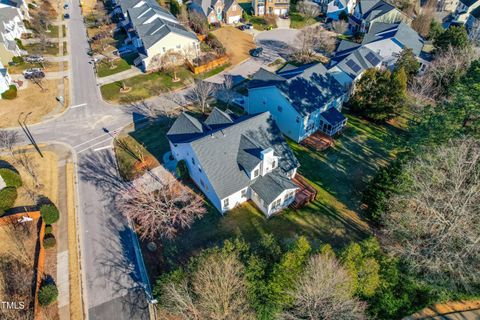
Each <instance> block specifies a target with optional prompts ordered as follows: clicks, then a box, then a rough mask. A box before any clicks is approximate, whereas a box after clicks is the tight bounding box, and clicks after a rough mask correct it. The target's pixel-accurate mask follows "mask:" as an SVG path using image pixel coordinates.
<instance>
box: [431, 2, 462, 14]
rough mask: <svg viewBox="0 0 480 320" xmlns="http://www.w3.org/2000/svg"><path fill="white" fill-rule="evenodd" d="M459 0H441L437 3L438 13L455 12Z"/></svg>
mask: <svg viewBox="0 0 480 320" xmlns="http://www.w3.org/2000/svg"><path fill="white" fill-rule="evenodd" d="M459 2H460V1H459V0H439V1H438V2H437V11H438V12H442V11H447V12H454V11H455V10H456V9H457V6H458V3H459Z"/></svg>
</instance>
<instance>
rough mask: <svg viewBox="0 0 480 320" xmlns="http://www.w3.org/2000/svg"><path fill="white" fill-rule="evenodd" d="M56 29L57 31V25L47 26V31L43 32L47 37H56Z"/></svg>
mask: <svg viewBox="0 0 480 320" xmlns="http://www.w3.org/2000/svg"><path fill="white" fill-rule="evenodd" d="M58 31H59V27H58V26H49V27H48V32H45V35H46V36H47V37H48V38H58Z"/></svg>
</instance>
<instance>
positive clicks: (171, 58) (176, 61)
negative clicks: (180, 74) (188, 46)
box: [149, 49, 185, 82]
mask: <svg viewBox="0 0 480 320" xmlns="http://www.w3.org/2000/svg"><path fill="white" fill-rule="evenodd" d="M184 63H185V57H184V55H183V54H182V53H181V52H179V51H176V50H173V49H170V50H168V51H167V52H165V53H160V54H157V55H155V56H154V57H153V58H152V60H151V61H150V64H149V69H161V70H163V71H167V72H172V73H173V79H172V81H173V82H178V81H180V79H179V78H177V70H178V67H179V66H180V65H182V64H184Z"/></svg>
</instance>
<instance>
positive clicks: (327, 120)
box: [318, 108, 347, 137]
mask: <svg viewBox="0 0 480 320" xmlns="http://www.w3.org/2000/svg"><path fill="white" fill-rule="evenodd" d="M346 125H347V117H345V116H344V115H343V114H342V113H341V112H340V111H338V110H337V109H336V108H330V109H328V110H327V111H324V112H322V113H321V119H320V123H319V126H318V129H319V130H320V131H322V132H324V133H325V134H327V135H328V136H330V137H331V136H334V135H335V134H337V133H338V132H340V131H342V130H343V128H344V127H345V126H346Z"/></svg>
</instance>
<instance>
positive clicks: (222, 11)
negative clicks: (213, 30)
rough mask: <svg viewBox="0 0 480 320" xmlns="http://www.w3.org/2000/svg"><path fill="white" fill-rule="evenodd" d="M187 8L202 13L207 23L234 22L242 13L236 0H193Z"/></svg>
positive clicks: (238, 19) (237, 20) (236, 21)
mask: <svg viewBox="0 0 480 320" xmlns="http://www.w3.org/2000/svg"><path fill="white" fill-rule="evenodd" d="M189 8H190V10H193V11H196V12H198V13H200V14H201V15H203V16H204V17H205V18H206V19H207V21H208V23H226V24H235V23H238V22H239V21H240V19H241V18H242V13H243V9H242V7H240V5H239V4H238V2H237V1H236V0H195V1H193V2H192V3H191V4H190V6H189Z"/></svg>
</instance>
